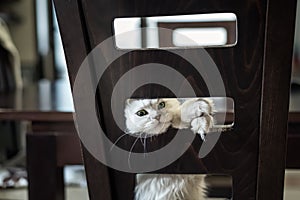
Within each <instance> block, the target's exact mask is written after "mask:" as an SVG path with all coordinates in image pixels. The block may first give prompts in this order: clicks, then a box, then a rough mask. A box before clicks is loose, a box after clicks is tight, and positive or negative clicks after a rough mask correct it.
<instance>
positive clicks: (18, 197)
mask: <svg viewBox="0 0 300 200" xmlns="http://www.w3.org/2000/svg"><path fill="white" fill-rule="evenodd" d="M66 196H67V200H88V193H87V189H86V187H85V186H84V185H81V186H69V187H67V190H66ZM27 199H28V198H27V190H26V188H23V189H1V190H0V200H27ZM299 199H300V170H287V171H286V181H285V194H284V200H299Z"/></svg>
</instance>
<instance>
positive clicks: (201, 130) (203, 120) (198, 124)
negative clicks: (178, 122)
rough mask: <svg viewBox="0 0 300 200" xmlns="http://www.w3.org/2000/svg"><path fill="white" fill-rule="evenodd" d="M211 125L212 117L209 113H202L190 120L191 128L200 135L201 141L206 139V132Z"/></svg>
mask: <svg viewBox="0 0 300 200" xmlns="http://www.w3.org/2000/svg"><path fill="white" fill-rule="evenodd" d="M212 125H213V117H212V116H211V115H202V116H201V117H197V118H195V119H193V120H192V122H191V130H192V131H193V132H194V133H197V134H199V135H200V137H201V139H202V140H203V141H206V134H207V133H208V132H209V129H210V128H211V127H212Z"/></svg>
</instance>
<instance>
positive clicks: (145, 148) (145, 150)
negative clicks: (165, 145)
mask: <svg viewBox="0 0 300 200" xmlns="http://www.w3.org/2000/svg"><path fill="white" fill-rule="evenodd" d="M146 145H147V133H146V134H145V137H144V158H145V157H146V152H147V147H146Z"/></svg>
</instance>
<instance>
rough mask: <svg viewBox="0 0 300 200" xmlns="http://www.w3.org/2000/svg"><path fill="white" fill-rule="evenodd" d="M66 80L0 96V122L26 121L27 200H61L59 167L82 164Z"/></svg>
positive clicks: (62, 187) (31, 86) (60, 168)
mask: <svg viewBox="0 0 300 200" xmlns="http://www.w3.org/2000/svg"><path fill="white" fill-rule="evenodd" d="M73 110H74V108H73V102H72V95H71V90H70V86H69V82H68V80H59V81H55V82H54V83H50V82H49V81H46V80H43V81H40V82H38V84H35V85H29V86H27V87H25V88H24V89H23V90H18V91H16V92H13V93H9V94H1V95H0V120H13V121H29V122H30V126H29V127H28V130H27V135H26V148H27V149H26V150H27V171H28V180H29V199H30V200H41V199H43V200H54V199H55V200H62V199H64V196H65V194H64V181H63V167H64V166H65V165H68V164H70V165H72V164H82V159H81V152H80V142H79V140H78V138H77V135H76V134H75V133H76V130H75V128H74V122H73Z"/></svg>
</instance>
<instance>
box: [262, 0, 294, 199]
mask: <svg viewBox="0 0 300 200" xmlns="http://www.w3.org/2000/svg"><path fill="white" fill-rule="evenodd" d="M278 13H284V14H283V15H278ZM287 13H288V14H287ZM295 15H296V1H295V0H291V1H276V2H275V1H269V5H268V11H267V29H266V38H265V40H266V41H265V57H264V75H263V90H262V94H263V95H262V96H263V97H262V104H261V106H262V112H261V128H260V129H261V130H260V141H259V146H260V147H259V163H258V164H259V165H258V166H259V168H258V181H257V199H274V200H276V199H278V200H279V199H283V187H284V169H285V162H286V161H285V160H286V159H285V158H286V144H287V143H286V142H287V121H288V108H289V96H290V80H291V79H290V78H291V77H290V76H291V67H292V64H291V63H292V55H293V44H294V30H295ZM278 29H280V30H284V31H279V30H278ZM278 47H279V48H278Z"/></svg>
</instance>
